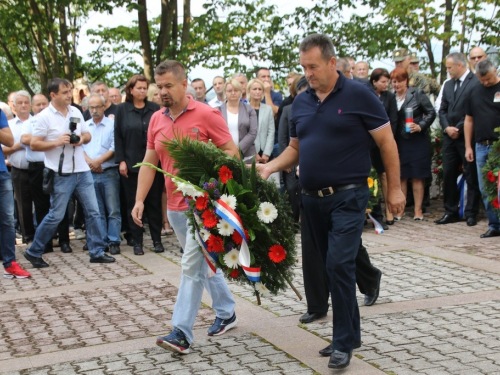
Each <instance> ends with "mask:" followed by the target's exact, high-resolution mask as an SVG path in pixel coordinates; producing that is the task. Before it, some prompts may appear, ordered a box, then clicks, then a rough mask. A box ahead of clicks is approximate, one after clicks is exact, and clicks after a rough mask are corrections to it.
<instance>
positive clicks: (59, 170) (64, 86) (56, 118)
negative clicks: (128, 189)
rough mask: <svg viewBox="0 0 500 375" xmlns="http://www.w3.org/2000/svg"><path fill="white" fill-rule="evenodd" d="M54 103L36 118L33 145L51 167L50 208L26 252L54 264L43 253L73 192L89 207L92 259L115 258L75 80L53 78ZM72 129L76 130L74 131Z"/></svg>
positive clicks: (36, 261) (34, 260) (35, 260)
mask: <svg viewBox="0 0 500 375" xmlns="http://www.w3.org/2000/svg"><path fill="white" fill-rule="evenodd" d="M48 92H49V95H50V98H51V104H50V105H49V107H47V108H45V109H44V110H43V111H42V112H40V114H39V115H38V116H36V117H34V118H33V135H32V139H31V149H32V150H33V151H43V152H45V161H44V163H45V168H46V171H47V170H49V171H48V172H50V174H52V175H53V189H52V192H51V193H50V195H51V196H50V210H49V213H48V214H47V215H46V216H45V218H44V219H43V221H42V222H41V223H40V224H39V225H38V228H37V230H36V233H35V238H34V239H33V243H32V244H31V246H30V247H29V248H28V249H27V250H26V252H25V253H24V257H25V258H26V259H27V260H28V261H30V262H31V264H32V265H33V267H35V268H45V267H49V264H47V263H46V262H45V261H44V260H43V259H42V254H43V250H44V247H45V244H46V243H47V242H48V241H50V240H52V236H53V234H54V232H55V231H56V229H57V226H58V225H59V223H60V222H61V219H62V218H63V216H64V215H65V213H66V207H67V205H68V201H69V198H70V197H71V194H73V192H76V194H77V197H78V198H79V200H80V201H81V203H82V205H83V206H84V208H85V214H86V215H85V216H86V217H85V222H86V225H87V243H88V245H89V255H90V262H91V263H112V262H114V261H115V258H113V257H110V256H107V255H106V254H105V253H104V249H105V248H106V243H105V242H104V240H103V238H104V235H103V230H102V228H101V221H100V213H99V207H98V206H97V199H96V196H95V190H94V181H93V179H92V174H91V172H90V168H89V166H88V165H87V163H86V162H85V156H84V152H83V148H82V147H81V146H82V145H83V144H84V143H85V144H86V143H89V142H90V140H91V138H92V137H91V135H90V133H89V130H88V126H87V125H86V124H85V123H84V121H83V117H82V114H81V112H80V111H79V110H78V109H77V108H75V107H73V106H71V105H70V104H71V97H72V94H71V84H70V82H69V81H67V80H65V79H61V78H54V79H52V80H51V81H50V82H49V85H48ZM70 130H71V133H70Z"/></svg>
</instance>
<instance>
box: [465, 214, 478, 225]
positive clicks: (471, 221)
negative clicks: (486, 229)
mask: <svg viewBox="0 0 500 375" xmlns="http://www.w3.org/2000/svg"><path fill="white" fill-rule="evenodd" d="M467 225H468V226H469V227H473V226H475V225H477V220H476V218H475V217H473V216H471V217H468V218H467Z"/></svg>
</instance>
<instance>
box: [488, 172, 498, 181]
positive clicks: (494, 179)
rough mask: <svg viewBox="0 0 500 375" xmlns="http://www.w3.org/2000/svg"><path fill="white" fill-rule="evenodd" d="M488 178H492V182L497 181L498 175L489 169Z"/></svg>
mask: <svg viewBox="0 0 500 375" xmlns="http://www.w3.org/2000/svg"><path fill="white" fill-rule="evenodd" d="M486 178H487V179H488V180H490V182H495V181H496V179H497V178H496V176H495V174H494V173H493V172H492V171H489V172H488V173H487V174H486Z"/></svg>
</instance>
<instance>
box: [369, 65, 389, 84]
mask: <svg viewBox="0 0 500 375" xmlns="http://www.w3.org/2000/svg"><path fill="white" fill-rule="evenodd" d="M382 77H385V78H387V79H391V75H390V74H389V72H388V71H387V69H384V68H377V69H373V71H372V74H370V83H371V84H372V85H373V82H378V81H379V80H380V78H382Z"/></svg>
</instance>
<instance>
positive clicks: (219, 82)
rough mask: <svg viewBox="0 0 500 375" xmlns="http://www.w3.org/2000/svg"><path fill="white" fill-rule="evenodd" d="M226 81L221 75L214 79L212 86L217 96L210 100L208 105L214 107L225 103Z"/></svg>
mask: <svg viewBox="0 0 500 375" xmlns="http://www.w3.org/2000/svg"><path fill="white" fill-rule="evenodd" d="M225 83H226V79H225V78H224V77H221V76H217V77H215V78H214V80H213V81H212V87H213V89H214V92H215V98H213V99H212V100H210V101H209V102H208V105H209V106H210V107H212V108H217V107H220V106H221V105H222V104H224V100H225V98H224V84H225Z"/></svg>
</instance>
